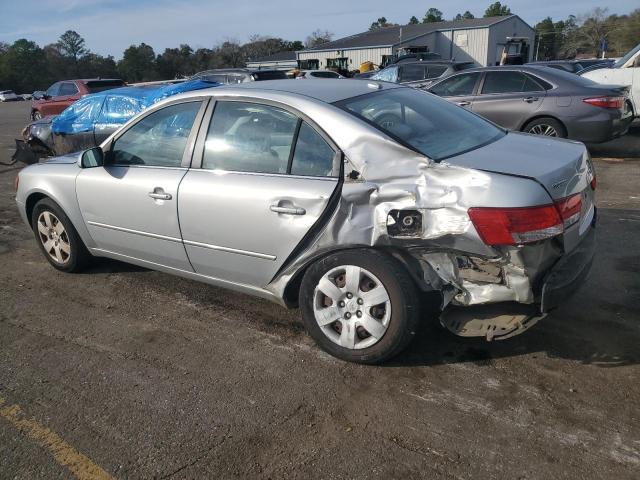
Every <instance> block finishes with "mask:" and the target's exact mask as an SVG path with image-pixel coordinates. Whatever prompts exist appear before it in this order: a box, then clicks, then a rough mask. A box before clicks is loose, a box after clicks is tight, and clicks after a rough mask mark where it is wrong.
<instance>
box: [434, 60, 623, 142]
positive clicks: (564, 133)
mask: <svg viewBox="0 0 640 480" xmlns="http://www.w3.org/2000/svg"><path fill="white" fill-rule="evenodd" d="M427 90H428V91H430V92H431V93H434V94H436V95H438V96H441V97H444V98H446V99H447V100H449V101H451V102H454V103H457V104H458V105H460V106H463V107H465V108H467V109H468V110H471V111H473V112H474V113H478V114H479V115H482V116H483V117H485V118H487V119H489V120H491V121H492V122H494V123H496V124H498V125H501V126H502V127H505V128H507V129H509V130H519V131H523V132H527V133H532V134H537V135H546V136H550V137H562V138H570V139H573V140H580V141H582V142H589V143H599V142H606V141H608V140H611V139H613V138H616V137H618V136H620V135H623V134H624V133H626V131H627V130H628V128H629V124H630V123H631V121H632V114H631V110H630V108H629V101H628V94H629V88H628V87H623V86H615V85H600V84H597V83H595V82H592V81H591V80H587V79H586V78H582V77H580V76H578V75H573V74H571V73H568V72H565V71H562V70H557V69H552V68H548V67H533V66H509V67H507V66H503V67H487V68H474V69H470V70H465V71H464V72H460V73H457V74H454V75H452V76H450V77H447V78H446V79H444V80H442V81H439V82H438V83H436V84H434V85H432V86H431V87H430V88H428V89H427Z"/></svg>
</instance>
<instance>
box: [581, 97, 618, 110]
mask: <svg viewBox="0 0 640 480" xmlns="http://www.w3.org/2000/svg"><path fill="white" fill-rule="evenodd" d="M624 100H625V98H624V97H593V98H585V99H584V100H582V101H583V102H584V103H588V104H589V105H593V106H594V107H602V108H620V109H622V108H624Z"/></svg>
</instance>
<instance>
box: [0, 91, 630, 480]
mask: <svg viewBox="0 0 640 480" xmlns="http://www.w3.org/2000/svg"><path fill="white" fill-rule="evenodd" d="M27 113H28V103H27V102H24V103H14V104H0V161H7V160H8V158H9V156H10V154H11V152H12V143H13V138H14V137H16V136H17V135H18V134H19V131H20V128H21V127H22V126H23V124H24V123H25V119H26V117H27ZM633 139H635V141H634V140H633ZM623 140H624V141H625V142H627V143H633V144H634V145H635V146H636V149H637V146H638V145H639V143H638V142H639V141H640V129H638V128H635V129H634V130H633V131H632V132H631V135H630V136H629V137H627V138H625V139H623ZM612 151H615V150H612ZM597 153H598V155H599V156H603V157H606V158H607V160H606V161H603V160H601V161H596V168H597V171H598V180H599V187H598V188H599V200H598V201H599V206H600V223H599V237H598V243H599V246H598V250H599V253H598V257H597V260H596V263H595V265H594V268H593V270H592V275H591V277H590V279H589V281H588V282H587V284H586V285H585V286H584V287H583V288H582V289H581V290H580V291H579V292H578V293H577V294H576V295H575V296H574V297H573V298H571V299H570V300H568V301H567V303H566V304H565V305H564V306H562V307H561V308H559V309H558V310H556V311H555V312H553V314H552V315H550V316H549V317H547V318H546V319H545V320H543V321H542V322H540V323H539V324H538V325H536V326H535V327H534V328H532V329H531V330H530V331H529V332H527V333H526V334H524V335H522V336H519V337H516V338H513V339H511V340H506V341H503V342H494V343H486V342H484V341H482V340H465V339H461V338H457V337H455V336H453V335H451V334H449V333H448V332H446V331H444V330H443V329H441V328H440V327H439V326H438V325H437V324H436V322H433V321H426V322H425V327H424V328H423V331H422V332H421V334H420V335H419V337H418V338H417V339H416V341H415V342H414V343H413V344H412V345H411V347H410V349H409V350H408V351H407V352H406V353H405V354H403V355H402V356H401V357H399V358H397V359H396V360H394V361H393V363H390V364H388V365H385V366H381V367H366V366H359V365H353V364H347V363H343V362H341V361H338V360H335V359H333V358H331V357H329V356H327V355H326V354H324V353H323V352H321V351H320V350H319V349H318V348H316V347H315V346H314V345H313V343H312V342H311V340H310V339H309V337H308V336H307V335H306V334H305V332H304V330H303V328H302V325H301V323H300V320H299V318H298V314H297V312H295V311H286V310H284V309H282V308H280V307H278V306H275V305H272V304H269V303H266V302H264V301H261V300H257V299H254V298H251V297H247V296H244V295H241V294H237V293H232V292H228V291H225V290H221V289H217V288H212V287H209V286H206V285H203V284H198V283H195V282H192V281H187V280H183V279H179V278H177V277H171V276H169V275H166V274H162V273H158V272H153V271H148V270H144V269H141V268H137V267H132V266H129V265H125V264H122V263H117V262H112V261H102V262H100V263H99V264H98V265H97V266H96V267H94V268H93V269H91V270H90V271H88V272H86V273H84V274H79V275H66V274H63V273H60V272H57V271H56V270H54V269H53V268H51V267H50V266H49V265H48V263H47V262H46V261H45V259H44V258H43V257H42V255H41V254H40V253H39V251H38V249H37V246H36V243H35V241H34V239H33V235H32V233H31V232H30V230H29V229H28V228H27V227H26V226H25V225H23V224H22V223H21V222H20V220H19V218H18V214H17V212H16V209H15V206H14V205H15V204H14V191H13V181H14V178H15V175H16V173H17V171H18V169H17V168H15V167H6V166H1V165H0V478H11V479H13V478H18V479H32V478H47V479H54V478H74V476H75V477H78V478H98V477H99V476H100V475H102V476H103V478H106V477H108V476H112V477H114V478H169V477H173V478H258V479H269V478H271V479H279V478H300V479H308V478H328V479H341V478H350V479H360V478H362V479H372V478H380V479H390V478H402V479H410V478H428V479H450V478H453V479H467V478H468V479H474V480H481V479H493V478H495V479H506V478H508V479H549V478H554V479H581V480H584V479H602V478H615V479H637V478H640V400H639V399H640V367H639V366H638V363H639V362H640V278H639V276H638V272H639V271H640V253H639V252H640V188H639V187H638V185H640V162H639V161H633V160H624V161H623V160H621V159H614V158H611V157H613V156H614V154H613V153H608V151H607V149H606V148H602V147H600V150H597Z"/></svg>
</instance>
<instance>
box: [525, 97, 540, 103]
mask: <svg viewBox="0 0 640 480" xmlns="http://www.w3.org/2000/svg"><path fill="white" fill-rule="evenodd" d="M523 100H524V101H525V102H527V103H531V102H537V101H538V97H525V98H523Z"/></svg>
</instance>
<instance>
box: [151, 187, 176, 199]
mask: <svg viewBox="0 0 640 480" xmlns="http://www.w3.org/2000/svg"><path fill="white" fill-rule="evenodd" d="M149 196H150V197H151V198H153V199H154V200H171V198H172V197H171V194H170V193H165V191H164V190H163V189H162V188H158V187H156V188H154V189H153V192H149Z"/></svg>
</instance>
